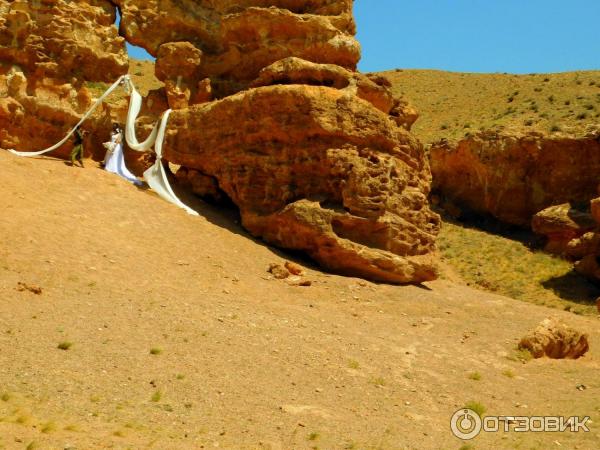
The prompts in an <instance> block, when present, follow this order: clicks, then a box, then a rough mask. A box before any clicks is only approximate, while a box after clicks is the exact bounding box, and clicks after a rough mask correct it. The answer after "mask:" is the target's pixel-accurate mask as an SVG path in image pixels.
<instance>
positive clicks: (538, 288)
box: [438, 219, 600, 315]
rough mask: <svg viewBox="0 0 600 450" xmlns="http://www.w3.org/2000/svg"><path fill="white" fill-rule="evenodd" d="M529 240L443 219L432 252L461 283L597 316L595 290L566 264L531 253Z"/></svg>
mask: <svg viewBox="0 0 600 450" xmlns="http://www.w3.org/2000/svg"><path fill="white" fill-rule="evenodd" d="M532 238H533V237H532V235H531V234H530V233H526V232H519V233H515V232H512V233H511V232H494V233H492V232H489V231H483V230H481V229H477V228H473V227H470V226H468V225H465V224H458V223H454V222H452V221H450V219H446V221H445V222H444V226H443V227H442V231H441V233H440V236H439V237H438V248H439V249H440V252H441V254H442V257H443V259H444V261H445V262H446V263H447V264H449V265H450V266H451V267H452V268H453V269H454V270H456V271H457V272H458V274H459V275H460V276H461V277H462V278H463V280H464V281H465V282H466V283H467V284H471V285H475V286H477V287H479V288H481V289H485V290H487V291H491V292H496V293H499V294H503V295H507V296H509V297H513V298H516V299H519V300H524V301H527V302H531V303H536V304H539V305H545V306H550V307H554V308H558V309H564V308H565V307H567V306H568V307H569V310H571V311H572V312H577V313H579V314H589V315H595V314H597V309H596V306H595V299H596V298H597V297H598V296H600V290H599V289H598V288H597V287H596V286H594V285H593V284H591V283H589V282H588V281H587V280H586V279H585V278H583V277H582V276H580V275H578V274H577V273H575V272H574V271H573V266H572V264H571V263H570V262H569V261H566V260H563V259H561V258H558V257H555V256H552V255H550V254H547V253H544V252H542V251H532V250H531V248H530V247H529V246H528V243H529V242H530V240H531V239H532ZM482 254H483V255H486V257H485V258H481V255H482ZM525 268H527V270H525Z"/></svg>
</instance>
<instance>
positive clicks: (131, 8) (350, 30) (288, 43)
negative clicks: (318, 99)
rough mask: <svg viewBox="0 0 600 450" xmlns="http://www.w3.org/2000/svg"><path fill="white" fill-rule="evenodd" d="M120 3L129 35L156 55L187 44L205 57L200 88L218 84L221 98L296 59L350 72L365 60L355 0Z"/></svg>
mask: <svg viewBox="0 0 600 450" xmlns="http://www.w3.org/2000/svg"><path fill="white" fill-rule="evenodd" d="M115 3H116V4H118V5H119V7H120V9H121V12H122V21H121V31H122V32H123V33H124V35H125V36H126V37H127V38H128V40H129V41H130V42H132V43H133V44H135V45H139V46H141V47H144V48H145V49H146V50H148V51H149V52H150V53H151V54H153V55H155V56H156V55H158V54H159V48H160V47H161V45H163V44H167V43H170V42H179V41H185V42H188V43H190V44H191V45H193V46H195V47H196V48H198V49H200V50H202V53H203V56H202V64H201V68H200V71H199V78H198V80H196V81H199V80H200V79H204V78H211V80H212V81H213V86H214V87H215V88H216V91H217V92H218V95H217V96H218V97H222V96H224V95H227V94H230V93H233V92H236V91H239V90H242V89H244V88H245V87H246V86H247V85H248V83H249V82H251V81H252V80H254V79H255V78H256V77H257V76H258V73H259V71H260V70H261V69H263V68H264V67H266V66H268V65H270V64H272V63H273V62H275V61H278V60H281V59H284V58H287V57H289V56H297V57H300V58H303V59H305V60H309V61H313V62H317V63H330V64H337V65H340V66H343V67H346V68H348V69H354V68H355V67H356V64H357V63H358V60H359V58H360V46H359V45H358V43H357V42H356V40H355V39H354V33H355V24H354V20H353V17H352V1H351V0H333V1H331V0H316V1H310V2H309V1H307V0H245V1H235V2H234V1H228V0H225V1H219V2H205V1H202V2H185V3H182V2H178V1H175V0H164V1H160V2H159V1H158V0H143V1H142V0H115ZM160 59H161V58H160V57H159V58H158V60H159V63H160ZM174 76H176V72H175V73H174V74H170V75H169V77H168V78H173V77H174Z"/></svg>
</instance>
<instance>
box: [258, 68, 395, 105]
mask: <svg viewBox="0 0 600 450" xmlns="http://www.w3.org/2000/svg"><path fill="white" fill-rule="evenodd" d="M277 84H281V85H287V84H307V85H312V86H328V87H332V88H335V89H339V90H343V91H345V92H347V93H348V95H356V96H357V97H359V98H362V99H364V100H366V101H368V102H369V103H371V104H372V105H373V106H375V107H376V108H377V109H379V110H380V111H383V112H384V113H386V114H389V113H390V111H391V110H392V108H393V107H394V106H395V105H396V103H397V102H396V101H395V99H394V98H393V96H392V93H391V91H390V89H389V87H390V86H388V85H385V84H384V83H381V82H380V83H379V84H378V83H376V82H375V81H373V80H371V79H370V78H369V77H367V76H366V75H363V74H361V73H358V72H351V71H349V70H347V69H344V68H343V67H340V66H336V65H334V64H316V63H312V62H310V61H306V60H304V59H300V58H295V57H292V58H286V59H283V60H281V61H277V62H275V63H274V64H271V65H270V66H268V67H265V68H264V69H262V70H261V71H260V73H259V75H258V78H257V79H256V80H254V81H253V82H252V83H251V84H250V87H260V86H272V85H277Z"/></svg>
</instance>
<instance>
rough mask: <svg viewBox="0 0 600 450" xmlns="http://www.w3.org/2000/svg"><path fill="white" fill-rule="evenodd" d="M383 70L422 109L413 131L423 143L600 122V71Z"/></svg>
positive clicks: (570, 131)
mask: <svg viewBox="0 0 600 450" xmlns="http://www.w3.org/2000/svg"><path fill="white" fill-rule="evenodd" d="M381 75H384V76H385V77H387V78H388V79H389V80H390V81H391V82H392V84H393V90H394V93H396V94H397V95H401V96H402V97H404V98H406V99H407V100H409V101H410V102H411V103H412V104H413V105H414V106H415V107H416V108H417V109H418V111H419V114H420V118H419V120H418V121H417V122H416V123H415V125H414V128H413V131H414V133H415V134H416V135H417V136H418V137H419V138H420V139H421V140H422V141H423V142H425V143H430V142H435V141H437V140H440V139H442V138H446V139H449V140H457V139H460V138H462V137H463V136H465V134H467V133H474V132H476V131H478V130H480V129H498V128H502V127H503V128H505V129H515V130H516V131H519V132H523V131H528V130H530V131H539V132H543V133H563V134H567V135H580V134H581V133H583V132H585V129H586V127H588V126H589V125H591V124H599V123H600V71H585V72H565V73H556V74H530V75H511V74H474V73H453V72H442V71H436V70H402V69H397V70H393V71H387V72H381Z"/></svg>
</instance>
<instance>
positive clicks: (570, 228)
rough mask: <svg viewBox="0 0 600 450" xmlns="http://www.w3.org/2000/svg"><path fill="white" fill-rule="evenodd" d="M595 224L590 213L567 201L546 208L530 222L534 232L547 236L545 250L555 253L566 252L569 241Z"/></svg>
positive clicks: (594, 226)
mask: <svg viewBox="0 0 600 450" xmlns="http://www.w3.org/2000/svg"><path fill="white" fill-rule="evenodd" d="M597 226H598V224H597V223H596V222H595V221H594V219H593V217H592V215H591V214H589V213H586V212H582V211H578V210H577V209H575V208H573V207H572V206H571V205H570V204H569V203H564V204H562V205H557V206H551V207H549V208H546V209H544V210H543V211H540V212H539V213H537V214H536V215H535V216H533V220H532V222H531V228H532V229H533V231H534V232H536V233H537V234H541V235H543V236H546V237H547V239H548V243H547V245H546V251H549V252H550V253H556V254H564V253H566V251H567V248H568V244H569V243H570V242H571V241H573V240H574V239H577V238H579V237H581V236H582V235H583V234H585V233H586V232H588V231H591V230H593V229H594V228H596V227H597Z"/></svg>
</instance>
